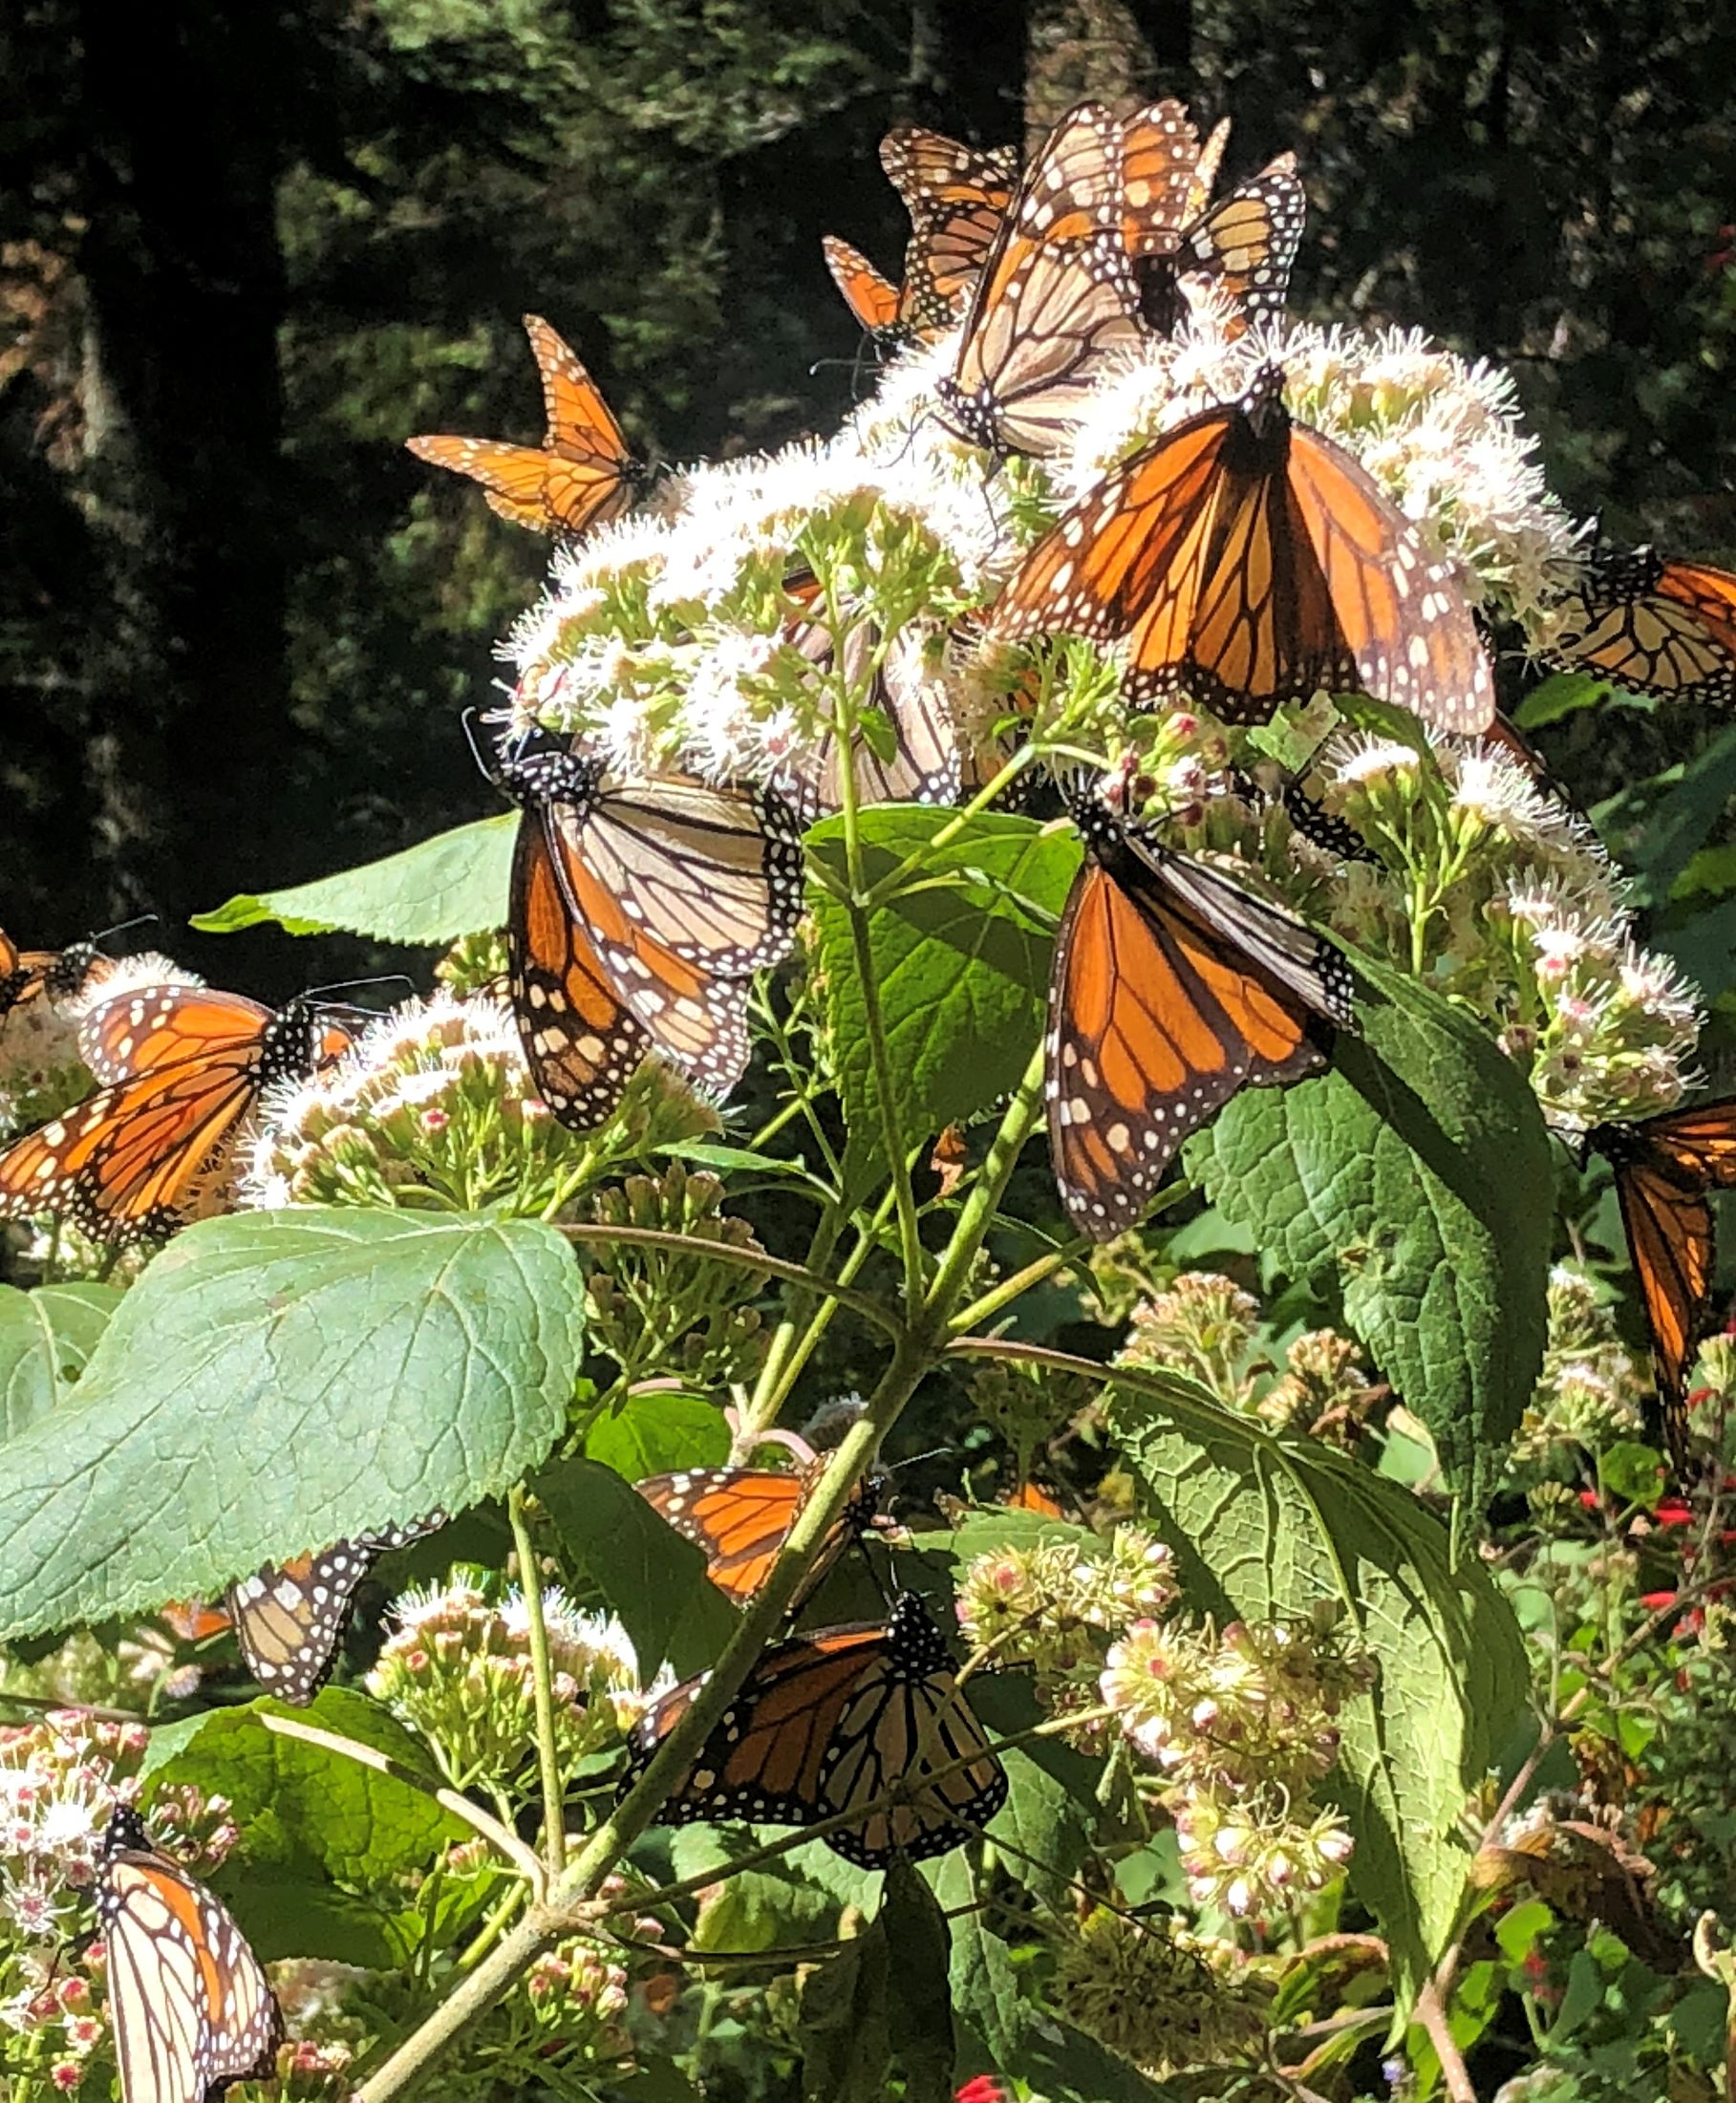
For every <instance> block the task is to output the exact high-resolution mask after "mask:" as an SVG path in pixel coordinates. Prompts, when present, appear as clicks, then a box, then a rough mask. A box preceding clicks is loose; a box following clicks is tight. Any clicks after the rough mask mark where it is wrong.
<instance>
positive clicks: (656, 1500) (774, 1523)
mask: <svg viewBox="0 0 1736 2103" xmlns="http://www.w3.org/2000/svg"><path fill="white" fill-rule="evenodd" d="M830 1460H831V1455H830V1454H829V1453H815V1454H813V1455H811V1457H810V1458H809V1459H807V1460H805V1461H804V1462H803V1463H802V1464H801V1466H799V1467H797V1468H793V1469H789V1468H782V1469H779V1468H689V1469H683V1470H679V1471H678V1472H676V1473H674V1474H667V1475H647V1476H646V1477H645V1479H644V1480H643V1481H642V1482H636V1483H634V1485H633V1488H634V1489H635V1490H636V1491H638V1492H639V1494H640V1496H642V1497H643V1498H644V1499H645V1501H646V1503H647V1504H649V1505H650V1506H651V1507H652V1509H653V1511H654V1512H655V1513H658V1515H659V1516H660V1517H661V1518H663V1519H665V1520H666V1521H667V1522H668V1524H669V1525H671V1526H672V1527H674V1528H675V1532H676V1533H677V1534H680V1535H681V1536H682V1538H683V1539H684V1540H690V1541H693V1542H695V1543H696V1544H697V1546H698V1547H699V1548H701V1549H703V1550H704V1552H705V1574H706V1576H707V1577H709V1578H710V1579H711V1581H712V1582H713V1584H715V1585H716V1586H717V1587H718V1591H719V1592H721V1593H723V1594H724V1596H725V1597H726V1598H727V1599H729V1601H730V1603H731V1605H732V1606H745V1605H746V1604H747V1602H748V1600H749V1599H752V1598H753V1597H754V1595H755V1593H756V1592H758V1591H759V1590H760V1588H761V1585H763V1584H764V1582H765V1580H766V1578H767V1577H770V1576H771V1574H772V1571H773V1569H774V1567H775V1566H776V1564H777V1560H778V1557H779V1556H780V1555H781V1554H782V1551H783V1544H784V1542H785V1541H786V1540H788V1538H789V1534H790V1529H791V1528H792V1527H793V1526H794V1525H795V1523H796V1521H797V1520H798V1519H799V1518H800V1517H801V1516H802V1514H803V1513H804V1511H805V1510H806V1509H807V1502H808V1499H809V1498H810V1497H811V1496H812V1495H813V1493H814V1491H815V1490H816V1489H818V1487H819V1485H820V1480H821V1478H822V1476H823V1475H824V1474H825V1470H826V1467H827V1465H828V1463H829V1462H830ZM884 1490H885V1482H884V1478H883V1477H882V1476H880V1475H878V1474H868V1475H867V1476H865V1477H864V1478H863V1480H862V1482H861V1483H859V1484H858V1486H857V1488H856V1491H855V1494H854V1495H853V1496H852V1497H851V1499H850V1501H849V1504H848V1505H847V1507H846V1509H845V1511H844V1513H843V1514H842V1515H841V1516H840V1518H839V1520H838V1523H837V1524H836V1525H835V1526H834V1527H833V1528H832V1530H831V1532H830V1533H829V1534H827V1535H826V1538H825V1544H824V1546H823V1547H822V1549H821V1551H820V1554H819V1556H817V1557H816V1558H815V1560H814V1563H813V1566H812V1568H811V1569H810V1570H809V1571H808V1573H807V1576H806V1577H804V1580H803V1583H802V1588H801V1590H800V1591H799V1592H798V1593H797V1595H796V1597H795V1598H794V1599H791V1601H790V1612H791V1613H792V1614H793V1613H794V1612H795V1611H796V1609H797V1607H799V1606H800V1605H801V1604H802V1602H803V1600H804V1599H806V1598H807V1597H808V1595H809V1594H810V1593H811V1592H812V1591H813V1590H814V1589H815V1587H816V1586H817V1585H818V1584H819V1583H820V1581H821V1579H822V1578H823V1577H825V1574H826V1572H827V1571H828V1570H830V1569H831V1567H832V1565H833V1564H834V1563H835V1562H836V1561H837V1560H838V1557H839V1556H841V1555H843V1553H844V1551H845V1550H846V1549H847V1547H848V1546H849V1544H850V1543H851V1541H853V1540H857V1539H859V1538H860V1537H861V1536H862V1534H865V1533H867V1532H868V1529H869V1528H870V1527H872V1525H873V1524H874V1521H875V1518H876V1516H877V1514H878V1513H879V1509H880V1500H881V1497H882V1495H883V1493H884Z"/></svg>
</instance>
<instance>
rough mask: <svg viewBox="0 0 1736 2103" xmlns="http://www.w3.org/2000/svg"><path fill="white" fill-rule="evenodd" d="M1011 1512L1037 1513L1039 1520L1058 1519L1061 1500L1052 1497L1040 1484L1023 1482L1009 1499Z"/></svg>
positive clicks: (1008, 1507)
mask: <svg viewBox="0 0 1736 2103" xmlns="http://www.w3.org/2000/svg"><path fill="white" fill-rule="evenodd" d="M1007 1510H1008V1511H1009V1512H1035V1513H1037V1515H1038V1517H1039V1518H1043V1519H1058V1518H1060V1517H1061V1503H1060V1500H1059V1499H1058V1498H1056V1497H1054V1496H1052V1495H1051V1494H1050V1493H1049V1491H1046V1490H1045V1489H1044V1488H1043V1486H1042V1484H1041V1483H1039V1482H1032V1481H1026V1482H1021V1483H1020V1484H1019V1485H1018V1489H1017V1490H1015V1491H1013V1493H1012V1495H1011V1496H1010V1497H1008V1499H1007Z"/></svg>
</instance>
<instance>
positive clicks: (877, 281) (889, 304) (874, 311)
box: [820, 234, 912, 351]
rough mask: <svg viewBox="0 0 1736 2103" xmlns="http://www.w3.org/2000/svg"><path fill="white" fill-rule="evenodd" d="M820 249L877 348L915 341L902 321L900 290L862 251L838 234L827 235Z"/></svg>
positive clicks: (828, 267) (840, 289) (849, 307)
mask: <svg viewBox="0 0 1736 2103" xmlns="http://www.w3.org/2000/svg"><path fill="white" fill-rule="evenodd" d="M820 246H821V247H822V248H823V249H824V250H825V267H826V268H827V269H828V270H830V272H831V273H832V283H833V284H834V285H835V286H837V288H838V290H839V291H840V292H842V293H843V294H844V304H845V305H846V306H847V308H848V309H849V311H850V312H851V313H852V314H854V315H855V317H856V319H857V321H858V323H859V324H860V325H861V327H862V329H863V332H864V333H865V334H867V335H868V338H869V339H870V341H871V342H872V343H873V346H874V348H875V349H876V350H877V351H880V350H896V349H898V348H899V347H900V346H901V345H903V344H906V343H909V342H910V341H911V340H912V336H911V330H910V329H909V328H907V327H906V325H905V323H904V322H903V321H902V320H901V319H900V318H899V313H898V305H899V300H898V288H897V286H896V285H894V284H893V283H892V282H891V280H890V279H889V278H885V277H882V276H881V274H880V272H879V271H878V270H877V269H875V268H874V266H873V265H872V264H871V263H870V262H869V261H868V257H867V256H865V255H864V254H863V252H862V250H861V249H860V248H852V247H850V245H849V243H848V242H847V241H840V240H839V238H838V236H837V235H836V234H827V235H826V236H825V239H824V240H823V241H822V242H821V244H820Z"/></svg>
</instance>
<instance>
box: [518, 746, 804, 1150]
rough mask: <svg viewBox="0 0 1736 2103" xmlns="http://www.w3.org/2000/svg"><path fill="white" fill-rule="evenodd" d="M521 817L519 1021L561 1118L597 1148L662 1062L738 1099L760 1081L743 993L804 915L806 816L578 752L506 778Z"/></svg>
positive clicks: (528, 761) (778, 954)
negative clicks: (634, 773) (738, 1088)
mask: <svg viewBox="0 0 1736 2103" xmlns="http://www.w3.org/2000/svg"><path fill="white" fill-rule="evenodd" d="M499 780H500V783H501V786H502V787H503V788H504V790H505V792H506V793H507V794H508V795H510V796H512V797H514V798H515V799H516V800H517V801H518V802H519V804H520V805H522V806H523V809H524V817H523V819H522V821H521V823H520V826H519V834H518V844H517V847H516V848H515V849H514V853H513V864H512V886H511V899H510V905H509V908H508V917H507V931H506V936H507V961H508V970H509V984H510V989H511V998H512V1005H513V1010H514V1012H515V1014H516V1015H517V1017H518V1023H519V1032H520V1036H521V1037H522V1039H523V1041H524V1045H525V1058H526V1059H527V1060H528V1062H529V1064H530V1070H531V1073H532V1075H533V1077H534V1078H535V1080H536V1084H537V1086H538V1087H539V1088H540V1089H541V1091H542V1093H543V1096H544V1099H545V1100H546V1101H547V1105H548V1107H549V1109H550V1110H551V1111H552V1112H553V1113H554V1115H555V1116H556V1117H557V1118H559V1119H560V1121H561V1122H562V1123H563V1124H564V1125H569V1126H571V1127H573V1128H574V1129H575V1130H579V1131H584V1130H586V1129H588V1128H589V1127H591V1126H593V1125H597V1124H600V1123H601V1122H602V1121H603V1120H604V1119H605V1118H606V1117H608V1116H609V1115H610V1113H611V1111H612V1110H613V1108H614V1106H615V1105H616V1104H617V1103H618V1102H619V1101H620V1098H621V1092H622V1090H623V1089H624V1088H625V1087H626V1085H627V1083H628V1081H629V1079H630V1078H631V1076H632V1071H633V1069H634V1067H635V1066H637V1064H638V1063H639V1061H640V1060H641V1058H643V1056H644V1054H645V1053H646V1052H647V1051H648V1050H651V1049H655V1050H656V1051H657V1052H658V1053H659V1054H660V1055H661V1056H662V1057H663V1058H664V1059H666V1060H668V1061H669V1062H670V1063H671V1064H672V1065H675V1066H676V1067H678V1068H679V1069H680V1070H681V1071H682V1072H683V1073H685V1074H686V1075H687V1076H688V1077H689V1078H690V1079H691V1080H693V1081H695V1082H697V1084H700V1085H701V1086H703V1087H706V1088H709V1089H712V1090H714V1091H716V1092H717V1093H718V1094H719V1095H723V1094H727V1093H728V1091H729V1090H730V1089H731V1088H732V1087H734V1086H735V1084H736V1083H737V1082H738V1081H739V1079H740V1078H741V1075H742V1073H743V1071H744V1070H745V1069H746V1065H747V1056H748V1044H747V981H748V979H749V978H750V977H751V976H752V975H753V973H754V972H756V971H757V970H759V969H760V968H761V965H765V964H773V963H776V962H778V961H779V959H780V958H782V956H784V955H787V954H788V952H789V948H790V944H791V942H792V940H793V939H794V934H795V927H796V921H797V919H798V918H799V916H800V914H801V911H802V841H801V831H800V827H799V826H798V825H797V822H796V819H795V816H794V814H793V813H792V812H791V811H790V809H789V807H788V806H787V805H785V804H784V802H783V800H782V798H781V797H779V796H777V795H775V794H773V793H771V792H770V791H767V790H761V789H756V788H747V787H741V786H733V785H728V784H726V785H724V786H721V787H713V786H711V785H710V784H708V783H704V782H700V781H697V780H696V779H694V778H693V777H692V776H689V775H685V774H662V775H655V776H653V777H651V778H649V779H647V780H645V781H639V782H630V781H622V780H619V779H616V778H614V777H611V775H609V774H608V773H607V771H606V769H605V768H604V766H603V763H602V762H601V761H599V760H596V759H593V758H589V757H586V756H584V755H582V754H580V753H578V752H576V751H573V750H566V751H559V752H542V753H533V754H531V755H529V756H528V757H526V758H525V759H521V760H515V761H512V762H508V763H507V764H506V765H504V767H503V768H502V769H501V772H500V776H499Z"/></svg>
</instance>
